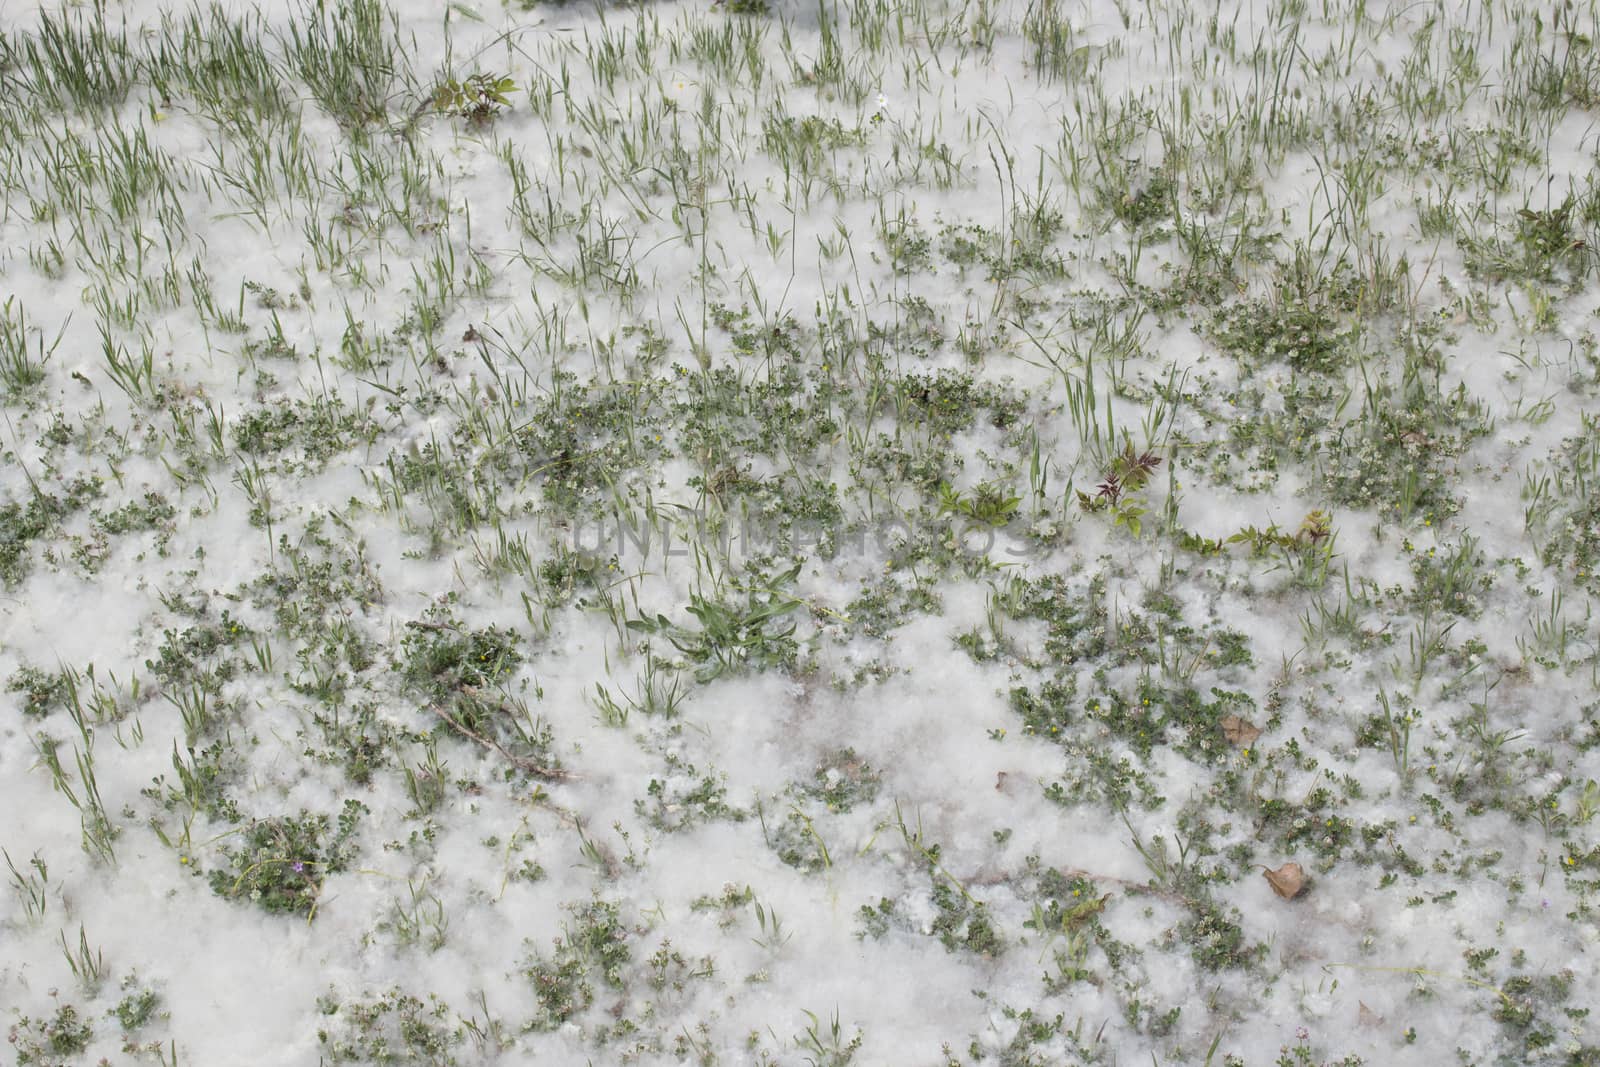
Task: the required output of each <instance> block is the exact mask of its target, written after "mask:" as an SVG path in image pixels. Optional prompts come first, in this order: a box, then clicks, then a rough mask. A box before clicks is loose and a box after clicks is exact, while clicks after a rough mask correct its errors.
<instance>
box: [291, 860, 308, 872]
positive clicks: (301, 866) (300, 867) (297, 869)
mask: <svg viewBox="0 0 1600 1067" xmlns="http://www.w3.org/2000/svg"><path fill="white" fill-rule="evenodd" d="M305 869H306V865H305V864H304V863H301V862H300V861H299V860H295V861H294V873H295V874H304V873H305Z"/></svg>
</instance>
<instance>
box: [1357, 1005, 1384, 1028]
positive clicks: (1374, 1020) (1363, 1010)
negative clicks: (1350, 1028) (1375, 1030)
mask: <svg viewBox="0 0 1600 1067" xmlns="http://www.w3.org/2000/svg"><path fill="white" fill-rule="evenodd" d="M1356 1003H1357V1004H1360V1005H1361V1007H1360V1009H1359V1010H1358V1011H1357V1013H1356V1022H1357V1023H1359V1024H1360V1025H1362V1026H1382V1025H1383V1016H1381V1015H1379V1014H1378V1013H1377V1012H1375V1011H1373V1010H1372V1009H1371V1008H1369V1007H1367V1006H1366V1004H1364V1003H1362V1002H1361V1001H1359V1000H1358V1001H1356Z"/></svg>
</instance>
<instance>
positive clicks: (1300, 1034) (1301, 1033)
mask: <svg viewBox="0 0 1600 1067" xmlns="http://www.w3.org/2000/svg"><path fill="white" fill-rule="evenodd" d="M1294 1036H1295V1037H1297V1038H1298V1039H1300V1040H1301V1041H1304V1040H1305V1039H1306V1038H1308V1037H1310V1036H1311V1031H1310V1030H1307V1029H1306V1028H1305V1027H1303V1026H1297V1027H1295V1028H1294Z"/></svg>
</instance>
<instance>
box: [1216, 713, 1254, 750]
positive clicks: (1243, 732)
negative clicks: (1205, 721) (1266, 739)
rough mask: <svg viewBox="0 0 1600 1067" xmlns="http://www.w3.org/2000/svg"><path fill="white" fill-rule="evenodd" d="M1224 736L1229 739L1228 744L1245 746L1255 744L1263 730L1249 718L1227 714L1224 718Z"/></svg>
mask: <svg viewBox="0 0 1600 1067" xmlns="http://www.w3.org/2000/svg"><path fill="white" fill-rule="evenodd" d="M1222 736H1223V737H1226V738H1227V739H1228V744H1230V745H1239V746H1240V747H1243V746H1245V745H1253V744H1255V740H1256V738H1258V737H1260V736H1261V730H1260V728H1259V727H1257V726H1254V725H1253V724H1252V723H1251V722H1250V720H1248V719H1241V718H1239V716H1237V715H1225V716H1223V718H1222Z"/></svg>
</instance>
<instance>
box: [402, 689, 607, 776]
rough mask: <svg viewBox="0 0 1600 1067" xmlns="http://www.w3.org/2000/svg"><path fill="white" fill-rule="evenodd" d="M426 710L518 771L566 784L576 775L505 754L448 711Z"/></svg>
mask: <svg viewBox="0 0 1600 1067" xmlns="http://www.w3.org/2000/svg"><path fill="white" fill-rule="evenodd" d="M428 710H429V711H431V712H433V713H434V714H435V715H437V716H439V718H441V719H443V720H444V721H445V722H447V723H449V724H450V728H451V729H453V730H454V731H455V732H456V733H458V734H460V735H461V736H462V737H465V738H468V739H469V740H472V741H476V742H477V743H478V744H480V745H483V746H484V747H485V748H492V749H494V750H495V751H496V752H498V753H500V755H502V756H504V757H505V758H506V759H507V760H509V761H510V762H511V764H512V765H513V766H514V767H516V768H517V769H518V770H524V771H527V772H528V773H529V774H531V775H533V776H534V777H535V778H542V779H544V780H545V781H547V782H566V781H571V780H572V779H573V778H575V777H576V775H574V774H573V773H572V772H571V771H564V770H562V769H561V768H560V767H546V766H544V765H543V764H541V763H535V762H534V761H533V760H531V759H528V758H526V757H524V756H518V755H516V754H515V753H512V752H507V751H506V749H505V746H504V745H502V744H500V742H498V741H496V740H495V739H494V738H492V737H484V736H483V735H482V734H480V733H475V732H474V731H472V730H469V729H468V728H467V727H465V726H463V725H462V724H461V723H459V722H457V721H456V720H455V719H454V718H452V717H451V715H450V713H449V712H448V711H445V710H444V709H443V708H441V707H440V706H439V705H437V704H429V705H428Z"/></svg>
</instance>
